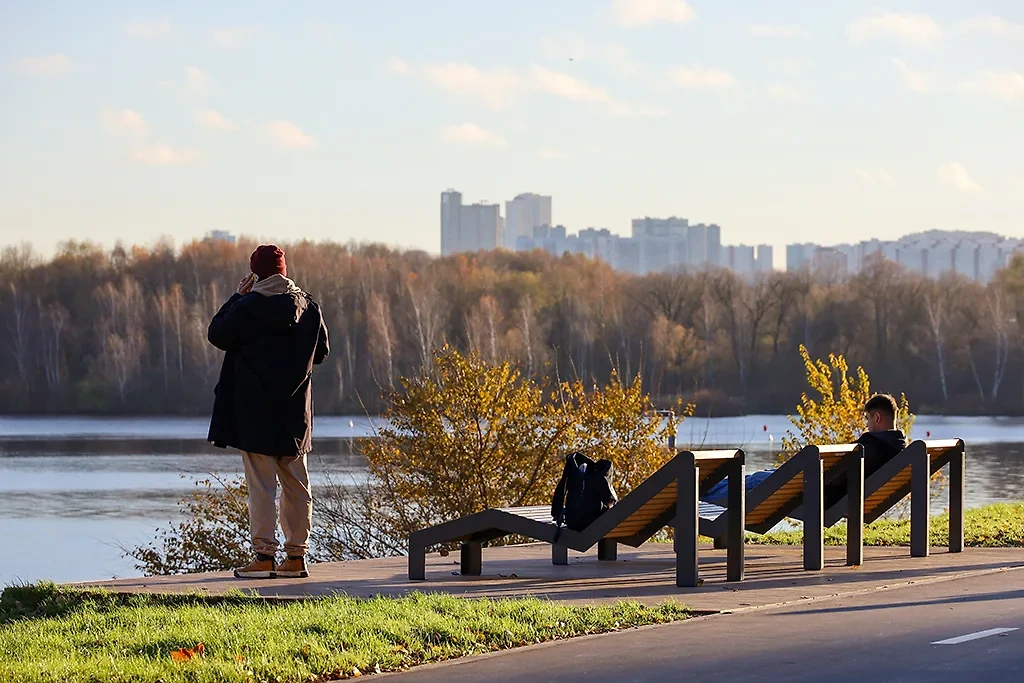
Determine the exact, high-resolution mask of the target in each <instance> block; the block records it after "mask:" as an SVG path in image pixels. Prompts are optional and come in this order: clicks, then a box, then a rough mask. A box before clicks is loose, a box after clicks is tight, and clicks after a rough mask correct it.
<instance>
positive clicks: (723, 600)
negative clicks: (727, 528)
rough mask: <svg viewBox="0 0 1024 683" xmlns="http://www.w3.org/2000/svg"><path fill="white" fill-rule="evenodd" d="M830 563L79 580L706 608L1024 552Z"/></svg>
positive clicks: (375, 564)
mask: <svg viewBox="0 0 1024 683" xmlns="http://www.w3.org/2000/svg"><path fill="white" fill-rule="evenodd" d="M825 551H826V552H825V559H826V567H825V569H823V570H822V571H817V572H808V571H804V570H803V568H802V554H801V553H802V550H801V549H800V548H798V547H774V546H747V549H746V559H747V568H746V579H745V580H744V581H742V582H740V583H730V582H726V581H725V551H724V550H711V549H710V548H709V549H702V550H701V553H700V567H701V574H702V577H703V579H704V585H702V586H700V587H698V588H676V586H675V585H674V584H675V580H674V579H675V573H674V567H675V565H674V559H673V554H672V546H671V545H670V544H659V543H648V544H646V545H644V546H642V547H640V548H638V549H635V550H634V549H631V548H620V549H619V556H618V560H617V561H616V562H599V561H598V559H597V555H596V551H594V552H592V553H588V554H585V555H584V554H580V553H572V552H570V555H569V564H568V566H554V565H552V564H551V555H550V546H548V545H546V544H532V545H523V546H513V547H502V548H485V549H484V554H483V575H482V576H476V577H469V576H460V575H459V574H458V570H459V567H458V553H453V554H452V555H449V556H446V557H442V556H441V555H439V554H436V553H435V554H432V555H430V556H428V558H427V580H426V581H409V580H408V578H407V574H406V571H407V569H406V559H405V558H404V557H396V558H385V559H379V560H361V561H353V562H332V563H325V564H317V565H312V566H311V567H310V571H311V573H312V576H311V577H310V578H308V579H273V580H252V579H250V580H239V579H235V578H234V577H232V576H231V574H230V573H227V572H217V573H209V574H190V575H185V576H164V577H152V578H140V579H118V580H112V581H99V582H91V583H88V584H81V585H92V586H103V587H106V588H109V589H112V590H115V591H118V592H150V593H157V592H161V593H162V592H171V593H183V592H199V593H204V594H217V593H223V592H225V591H227V590H229V589H241V590H245V591H249V590H255V591H258V592H259V593H260V594H261V595H264V596H267V597H279V598H302V597H309V596H318V595H328V594H333V593H345V594H349V595H356V596H363V597H366V596H373V595H404V594H406V593H409V592H412V591H422V592H445V593H451V594H455V595H462V596H466V597H511V596H523V595H532V596H541V597H548V598H552V599H557V600H564V601H567V602H574V603H594V602H607V601H614V600H621V599H633V600H640V601H643V602H648V603H654V602H661V601H664V600H666V599H668V598H675V599H677V600H679V601H680V602H682V603H684V604H686V605H687V606H688V607H691V608H692V609H695V610H698V611H705V612H731V611H732V612H734V611H744V610H748V609H751V608H758V607H765V606H770V605H778V604H792V603H799V602H802V601H809V600H815V599H821V598H827V597H834V596H837V595H853V594H858V593H863V592H871V591H875V590H877V589H879V588H883V587H892V586H897V585H908V584H915V583H917V584H921V583H929V582H933V581H942V580H949V579H952V578H956V577H964V576H976V575H982V574H985V573H989V572H997V571H1000V570H1002V569H1007V568H1013V567H1022V566H1024V551H1021V550H1020V549H1012V548H1010V549H1007V548H968V549H967V550H965V551H964V552H962V553H948V552H946V550H945V549H942V548H939V549H935V550H933V551H932V555H931V556H930V557H926V558H911V557H910V551H909V549H908V548H902V547H900V548H865V561H864V564H863V565H862V566H860V567H846V566H844V558H845V554H844V553H845V549H844V548H841V547H830V548H826V549H825Z"/></svg>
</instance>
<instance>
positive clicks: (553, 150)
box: [537, 147, 569, 161]
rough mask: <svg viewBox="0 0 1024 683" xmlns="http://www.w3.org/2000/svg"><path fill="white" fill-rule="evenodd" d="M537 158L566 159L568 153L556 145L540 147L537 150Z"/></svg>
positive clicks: (549, 159)
mask: <svg viewBox="0 0 1024 683" xmlns="http://www.w3.org/2000/svg"><path fill="white" fill-rule="evenodd" d="M537 158H539V159H546V160H548V161H555V160H558V159H568V158H569V153H568V152H566V151H565V150H561V149H558V148H557V147H541V148H540V150H539V151H538V152H537Z"/></svg>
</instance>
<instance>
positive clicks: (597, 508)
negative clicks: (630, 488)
mask: <svg viewBox="0 0 1024 683" xmlns="http://www.w3.org/2000/svg"><path fill="white" fill-rule="evenodd" d="M611 478H612V463H611V461H610V460H598V461H596V462H595V461H594V460H591V459H590V458H588V457H587V456H585V455H583V454H582V453H570V454H569V455H567V456H566V457H565V468H564V469H563V470H562V478H561V479H559V480H558V486H556V487H555V495H554V497H553V498H552V500H551V516H552V517H553V518H554V520H555V524H557V525H558V526H559V527H561V526H562V525H563V524H564V525H565V526H566V527H567V528H569V529H572V530H573V531H582V530H583V529H585V528H587V526H588V525H590V524H591V523H592V522H593V521H594V520H595V519H597V518H598V517H600V516H601V514H602V513H603V512H604V511H605V510H607V509H608V506H609V505H610V504H611V503H613V502H615V500H616V499H615V490H614V489H613V488H612V482H611Z"/></svg>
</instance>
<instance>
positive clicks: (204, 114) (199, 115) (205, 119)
mask: <svg viewBox="0 0 1024 683" xmlns="http://www.w3.org/2000/svg"><path fill="white" fill-rule="evenodd" d="M196 123H198V124H199V125H201V126H206V127H207V128H216V129H218V130H223V131H233V130H238V124H237V123H235V122H233V121H229V120H228V119H226V118H224V117H223V116H221V115H220V113H218V112H216V111H214V110H212V109H207V110H206V111H197V112H196Z"/></svg>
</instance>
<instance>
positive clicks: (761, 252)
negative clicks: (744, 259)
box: [754, 244, 775, 273]
mask: <svg viewBox="0 0 1024 683" xmlns="http://www.w3.org/2000/svg"><path fill="white" fill-rule="evenodd" d="M774 261H775V250H774V249H773V248H772V247H771V245H769V244H759V245H757V256H756V257H755V262H754V271H755V272H758V273H770V272H772V270H773V269H774V268H775V263H774Z"/></svg>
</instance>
